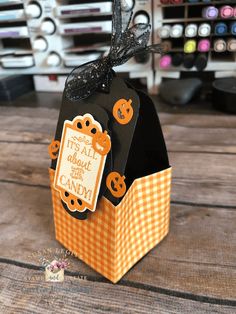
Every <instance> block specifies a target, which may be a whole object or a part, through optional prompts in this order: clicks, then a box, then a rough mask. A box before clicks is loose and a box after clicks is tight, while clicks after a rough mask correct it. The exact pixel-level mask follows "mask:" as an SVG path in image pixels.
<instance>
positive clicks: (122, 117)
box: [113, 99, 134, 124]
mask: <svg viewBox="0 0 236 314" xmlns="http://www.w3.org/2000/svg"><path fill="white" fill-rule="evenodd" d="M131 104H132V100H131V99H129V100H126V99H119V100H118V101H117V102H116V103H115V105H114V107H113V116H114V118H115V119H116V121H117V122H118V123H120V124H127V123H129V122H130V121H131V119H132V118H133V114H134V110H133V107H132V106H131Z"/></svg>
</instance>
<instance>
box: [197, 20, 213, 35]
mask: <svg viewBox="0 0 236 314" xmlns="http://www.w3.org/2000/svg"><path fill="white" fill-rule="evenodd" d="M210 34H211V25H210V24H208V23H202V24H200V26H199V28H198V35H199V36H200V37H208V36H210Z"/></svg>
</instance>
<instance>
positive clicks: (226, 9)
mask: <svg viewBox="0 0 236 314" xmlns="http://www.w3.org/2000/svg"><path fill="white" fill-rule="evenodd" d="M220 16H221V17H222V18H223V19H230V18H231V17H233V16H234V9H233V8H232V7H231V6H229V5H224V6H223V7H221V8H220Z"/></svg>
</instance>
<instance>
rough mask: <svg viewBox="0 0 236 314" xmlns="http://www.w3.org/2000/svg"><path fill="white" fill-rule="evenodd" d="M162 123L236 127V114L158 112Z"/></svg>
mask: <svg viewBox="0 0 236 314" xmlns="http://www.w3.org/2000/svg"><path fill="white" fill-rule="evenodd" d="M159 117H160V121H161V124H162V125H179V126H188V127H192V128H195V127H196V128H222V127H223V128H236V116H235V115H230V114H224V113H220V112H218V113H217V114H191V113H189V114H183V113H174V114H173V113H164V112H161V113H159Z"/></svg>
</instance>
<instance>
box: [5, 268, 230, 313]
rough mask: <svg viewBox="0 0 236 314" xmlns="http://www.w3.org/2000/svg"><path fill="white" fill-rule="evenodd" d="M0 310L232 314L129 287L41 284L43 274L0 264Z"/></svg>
mask: <svg viewBox="0 0 236 314" xmlns="http://www.w3.org/2000/svg"><path fill="white" fill-rule="evenodd" d="M0 269H1V273H0V284H1V287H2V289H1V294H0V311H1V313H2V314H6V313H7V314H11V313H14V314H15V313H42V312H43V313H104V312H107V313H124V314H125V313H168V314H170V313H181V314H184V313H186V314H187V313H188V314H189V313H196V314H200V313H201V314H203V313H233V312H234V308H233V306H230V305H229V306H227V305H218V304H209V303H203V302H198V301H193V300H188V299H185V298H180V297H178V296H172V295H166V294H163V293H159V292H154V291H151V290H148V287H147V288H146V289H145V287H142V288H140V287H135V286H134V287H131V286H122V285H112V284H109V283H102V282H91V281H89V280H80V279H77V278H73V277H68V276H66V277H65V281H64V282H63V283H56V284H52V283H46V282H44V278H43V272H39V271H35V270H30V269H22V268H19V267H16V266H13V265H4V264H1V265H0Z"/></svg>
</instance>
